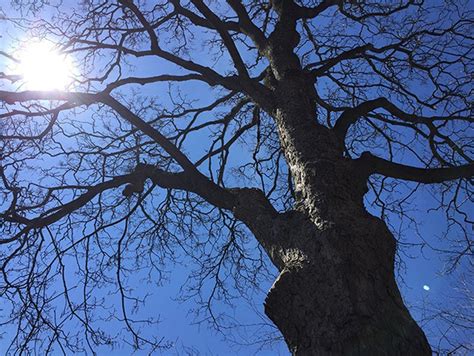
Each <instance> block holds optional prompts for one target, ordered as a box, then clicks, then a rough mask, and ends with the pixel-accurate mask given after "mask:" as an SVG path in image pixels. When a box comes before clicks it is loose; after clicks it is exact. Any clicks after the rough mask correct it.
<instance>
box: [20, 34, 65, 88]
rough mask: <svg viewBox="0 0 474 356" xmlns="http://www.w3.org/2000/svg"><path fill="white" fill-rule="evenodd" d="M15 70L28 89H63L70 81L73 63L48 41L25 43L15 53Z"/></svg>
mask: <svg viewBox="0 0 474 356" xmlns="http://www.w3.org/2000/svg"><path fill="white" fill-rule="evenodd" d="M17 58H18V59H19V63H18V65H17V67H16V71H17V72H18V74H19V75H20V76H21V77H22V81H23V82H24V85H25V89H28V90H65V89H67V88H68V86H70V85H71V83H72V77H73V72H74V65H73V63H72V60H71V58H70V57H69V56H67V55H65V54H62V53H60V52H58V50H57V49H55V48H54V46H53V45H52V44H50V43H48V42H44V41H37V42H30V43H28V44H25V46H24V48H23V49H22V50H20V51H19V53H18V54H17Z"/></svg>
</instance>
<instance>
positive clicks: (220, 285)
mask: <svg viewBox="0 0 474 356" xmlns="http://www.w3.org/2000/svg"><path fill="white" fill-rule="evenodd" d="M11 5H12V9H11V10H7V9H6V8H5V7H4V8H1V7H0V26H2V27H3V29H4V31H3V32H2V35H1V36H2V38H1V41H2V46H3V47H2V48H0V63H3V68H4V69H1V70H0V147H1V151H0V178H1V179H0V196H1V199H0V201H1V203H0V231H1V235H0V272H1V274H0V296H1V298H2V299H3V300H4V301H9V304H8V307H5V308H4V309H3V311H2V310H1V309H0V313H3V315H2V317H3V320H2V323H4V324H0V325H12V324H14V325H16V328H15V329H16V330H15V333H14V335H13V336H12V338H11V339H10V340H9V342H11V348H10V350H11V351H12V352H13V351H17V352H20V353H21V352H29V351H37V352H40V353H41V352H48V351H58V352H59V351H60V350H62V351H63V352H64V353H68V352H71V351H75V352H77V351H85V352H92V353H93V352H94V350H95V349H96V347H98V346H99V345H111V344H114V343H115V344H117V343H118V344H120V343H128V344H130V345H132V347H134V348H138V349H145V350H147V351H149V352H153V351H154V350H157V349H160V348H165V349H166V348H167V347H170V344H169V342H168V341H167V340H162V338H161V337H160V334H159V331H157V333H156V334H153V333H152V332H150V330H147V325H152V324H154V323H157V322H158V320H157V318H156V317H157V316H158V314H159V311H157V314H156V315H146V316H145V317H143V313H141V312H139V311H138V312H137V310H140V307H141V306H143V305H146V303H147V302H149V298H147V295H148V294H149V293H153V291H154V290H156V288H159V287H158V286H157V285H160V284H162V283H164V282H165V281H166V279H167V276H168V273H167V272H166V271H167V270H169V269H173V268H174V267H173V266H176V263H177V264H178V265H179V264H186V266H189V267H186V270H187V273H188V278H187V282H186V283H185V285H184V286H183V288H182V291H181V295H180V297H181V298H184V299H191V300H192V301H193V302H194V303H195V305H196V307H195V311H196V313H197V315H199V320H201V321H203V320H204V321H206V322H207V323H208V324H209V325H212V326H214V327H215V328H217V329H219V330H222V331H225V330H226V329H227V327H228V326H229V325H230V324H232V323H233V322H230V324H229V320H228V319H225V318H223V316H222V314H221V309H222V306H216V304H218V303H222V302H224V303H227V302H228V303H232V302H233V301H234V300H235V299H236V298H249V299H251V298H252V295H253V293H254V291H258V290H260V287H261V285H262V283H264V282H263V281H267V283H268V280H271V279H273V278H274V277H275V275H277V274H278V273H280V272H281V275H283V272H282V271H285V269H286V268H290V267H288V266H289V265H290V264H289V263H288V260H287V259H286V258H288V259H291V260H292V262H291V266H292V267H291V268H296V267H294V265H295V264H297V263H296V262H294V261H296V260H294V256H293V255H292V252H291V251H295V247H294V245H293V243H295V244H296V246H298V248H300V247H301V246H300V244H306V242H303V239H301V241H300V240H298V239H299V237H298V236H296V237H289V236H290V235H291V232H292V231H296V230H295V229H296V227H297V226H300V225H302V224H303V223H301V222H298V224H296V223H294V225H291V224H290V225H285V224H284V223H283V222H282V221H283V218H284V219H287V218H288V219H293V216H296V215H295V214H296V213H298V214H299V213H301V212H303V213H302V214H304V216H307V217H309V218H308V219H310V220H311V221H312V224H313V225H314V226H315V229H316V230H318V231H329V230H331V228H332V226H337V225H338V224H339V223H341V222H344V224H345V225H347V226H348V228H351V226H352V228H353V229H354V231H362V230H364V229H363V228H362V227H360V228H359V225H358V224H359V222H358V221H356V220H357V218H356V216H358V215H357V214H358V211H359V210H358V209H359V208H358V207H359V205H360V204H362V197H364V204H365V206H366V207H368V209H369V211H370V212H371V213H372V214H374V215H375V214H376V215H378V216H379V217H380V218H381V219H382V220H384V221H385V222H386V223H387V225H388V226H389V227H390V230H391V231H392V232H393V233H394V234H395V237H396V239H397V244H398V247H397V249H398V251H399V252H400V251H401V252H404V251H405V248H408V247H409V246H412V247H413V246H418V247H420V248H422V249H425V248H427V249H428V248H430V249H431V250H432V251H435V252H439V253H440V254H442V255H443V256H444V257H445V258H446V261H447V263H448V264H447V269H448V270H450V271H454V270H455V269H456V268H460V269H461V270H463V269H464V268H468V267H469V266H470V267H472V255H473V247H474V245H473V242H472V218H471V217H470V216H469V214H470V213H472V202H473V197H472V187H473V175H474V165H473V160H472V156H473V144H472V142H473V137H472V136H473V135H472V134H473V127H472V122H473V119H472V109H473V108H472V103H473V87H472V73H473V63H474V58H473V51H474V49H473V48H474V47H473V38H474V37H473V36H474V34H473V17H472V15H473V10H472V2H471V1H467V0H466V1H445V2H432V1H422V0H390V1H351V0H347V1H346V0H323V1H313V0H300V1H292V0H273V1H264V0H251V1H250V0H249V1H240V0H227V1H213V0H206V1H204V0H190V1H188V0H157V1H144V0H117V1H101V0H87V1H81V2H80V3H79V4H77V3H75V2H72V3H69V2H67V1H66V2H64V3H62V2H58V3H56V4H55V3H54V2H53V3H45V2H42V1H12V3H11ZM33 42H42V43H47V44H48V45H49V46H51V49H52V50H53V49H54V51H56V52H57V53H58V55H60V56H62V57H61V58H63V59H64V60H70V61H71V62H72V63H73V67H74V68H73V69H71V73H70V76H71V78H70V79H69V80H68V81H67V84H66V85H65V86H64V87H61V88H53V89H52V90H51V89H50V88H47V89H46V90H45V87H41V86H37V87H31V86H29V84H28V81H27V78H25V76H24V75H22V74H21V73H18V72H17V71H18V68H19V66H20V65H21V63H22V61H23V58H20V57H21V53H22V49H24V48H28V46H29V45H31V43H33ZM30 55H31V56H34V53H32V54H30ZM19 56H20V57H19ZM0 68H1V67H0ZM48 80H52V78H51V77H49V78H46V79H44V81H48ZM40 84H41V83H40ZM45 84H46V83H45ZM314 177H316V178H314ZM333 182H334V186H333V185H332V184H333ZM336 182H337V185H336ZM334 187H336V188H334ZM417 194H430V195H432V196H433V197H434V199H432V202H433V204H431V205H430V208H431V209H433V210H436V211H439V212H440V213H442V214H439V215H437V216H441V215H443V216H444V218H445V223H443V224H445V226H446V229H445V231H443V232H442V233H443V234H442V235H443V236H442V238H443V239H442V240H441V242H440V241H437V240H436V239H435V238H434V237H430V236H416V228H417V224H418V222H419V220H420V219H421V218H420V215H418V213H417V211H412V210H413V207H414V202H413V197H417V196H420V195H417ZM359 200H360V204H359V203H357V202H358V201H359ZM351 201H354V202H356V203H354V204H353V205H352V203H347V202H351ZM356 212H357V213H356ZM292 214H293V215H292ZM298 216H299V215H298ZM280 217H281V219H280ZM294 219H296V218H294ZM298 219H299V218H298ZM285 221H286V220H285ZM294 221H297V220H294ZM298 221H299V220H298ZM292 224H293V223H292ZM374 224H375V223H374ZM288 226H289V227H288ZM361 226H362V225H361ZM374 226H375V225H374ZM406 227H409V230H406ZM285 229H286V230H285ZM374 229H375V228H374ZM377 229H378V227H377ZM277 230H278V231H285V238H288V240H287V241H281V238H280V237H279V236H280V235H279V232H278V233H277V232H275V231H277ZM338 231H339V230H338ZM377 231H378V230H377ZM440 233H441V232H440ZM342 235H344V234H342ZM291 236H293V235H291ZM344 236H345V235H344ZM275 246H277V247H275ZM337 246H338V247H334V248H335V249H336V248H340V249H344V247H343V246H344V244H343V243H342V242H341V245H340V246H339V245H337ZM347 246H348V245H347ZM384 248H385V247H381V250H383V249H384ZM301 249H302V250H304V248H303V247H301ZM280 250H285V251H286V252H285V253H284V254H281V253H280ZM288 251H290V252H288ZM344 253H345V252H344ZM354 253H356V252H354ZM357 253H359V252H357ZM288 256H290V257H288ZM291 256H293V257H291ZM296 259H299V257H298V258H296ZM336 260H337V258H336V257H334V261H336ZM397 260H398V261H399V262H400V263H402V262H403V254H402V253H399V254H398V255H397ZM298 261H299V260H298ZM328 261H329V262H328V263H329V264H330V263H331V259H329V257H328ZM298 263H300V262H298ZM398 266H400V264H399V265H398ZM466 266H468V267H466ZM275 267H276V268H275ZM298 268H299V267H298ZM277 270H278V272H277ZM318 271H319V270H318ZM281 275H280V276H281ZM137 277H139V278H140V281H145V280H146V281H148V282H147V283H149V285H148V286H147V287H143V288H140V284H141V283H144V282H138V281H137V280H136V278H137ZM265 292H266V291H265ZM267 302H268V305H273V304H271V301H267ZM269 308H271V307H269ZM134 313H135V314H134ZM267 314H268V313H267ZM450 315H451V316H453V315H455V314H453V313H451V314H450ZM456 315H457V314H456ZM466 318H467V321H466V324H467V325H468V327H469V328H471V330H472V323H473V319H472V318H469V317H466ZM237 319H238V318H237ZM271 319H272V320H273V321H274V322H275V323H276V324H277V325H278V321H275V319H276V318H274V317H271ZM267 322H269V321H268V320H267ZM107 323H111V324H109V325H112V324H113V325H114V326H113V329H112V331H108V330H107ZM237 323H238V321H237ZM453 324H455V323H453ZM158 330H159V329H158ZM282 332H283V331H282ZM283 334H285V332H283ZM272 337H273V336H272ZM275 337H276V338H277V337H279V336H278V335H277V336H275ZM284 337H285V338H286V339H287V342H288V337H287V335H286V334H285V335H284ZM458 341H459V340H456V342H458ZM461 342H463V341H462V340H461ZM289 344H291V342H289ZM460 345H461V346H462V347H463V348H465V347H466V348H467V347H468V346H467V343H466V344H460V343H459V342H458V343H457V344H455V345H453V347H452V348H453V349H454V348H456V347H461V346H460ZM471 346H472V345H471Z"/></svg>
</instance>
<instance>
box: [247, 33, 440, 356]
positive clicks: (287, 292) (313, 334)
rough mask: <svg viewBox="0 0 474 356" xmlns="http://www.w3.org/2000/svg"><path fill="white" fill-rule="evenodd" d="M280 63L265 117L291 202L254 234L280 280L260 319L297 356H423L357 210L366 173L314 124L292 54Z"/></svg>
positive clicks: (375, 223) (377, 240)
mask: <svg viewBox="0 0 474 356" xmlns="http://www.w3.org/2000/svg"><path fill="white" fill-rule="evenodd" d="M287 37H288V36H286V38H287ZM280 43H281V41H280ZM281 57H282V54H281V53H276V54H275V58H280V60H275V62H274V63H273V67H272V68H273V69H274V70H273V73H272V74H273V76H274V77H275V78H276V79H277V85H276V88H275V89H274V90H275V92H276V93H278V100H277V104H276V105H275V108H274V110H273V112H272V114H273V117H274V119H275V121H276V123H277V126H278V129H279V136H280V141H281V145H282V148H283V151H284V153H285V157H286V160H287V163H288V166H289V168H290V171H291V174H292V177H293V184H294V189H295V196H296V201H297V203H296V208H295V210H294V211H292V212H289V213H286V214H282V215H280V216H278V217H277V218H275V219H273V220H271V219H270V220H269V221H268V222H267V223H268V224H269V225H270V224H271V227H268V229H265V228H263V226H264V225H265V224H263V225H262V222H259V224H258V225H259V226H255V227H254V228H253V231H254V233H255V235H256V236H257V238H258V239H259V240H260V242H261V243H262V245H263V246H264V247H265V248H266V250H267V251H268V253H269V255H270V257H271V259H272V261H273V262H274V264H275V265H276V266H277V267H278V269H279V271H280V274H279V276H278V278H277V280H276V281H275V283H274V284H273V286H272V288H271V290H270V292H269V293H268V296H267V298H266V302H265V312H266V314H267V316H268V317H269V318H270V319H271V320H272V321H273V322H274V323H275V324H276V325H277V327H278V328H279V330H280V331H281V332H282V334H283V335H284V337H285V340H286V342H287V344H288V346H289V349H290V350H291V352H292V353H293V354H294V355H430V354H431V350H430V346H429V344H428V341H427V339H426V337H425V335H424V333H423V331H422V330H421V328H420V327H419V326H418V325H417V324H416V322H415V321H414V320H413V318H412V317H411V315H410V313H409V312H408V310H407V308H406V307H405V305H404V304H403V301H402V297H401V295H400V292H399V290H398V287H397V285H396V282H395V278H394V258H395V252H396V242H395V239H394V237H393V235H392V233H391V232H390V231H389V230H388V228H387V226H386V225H385V223H384V222H383V221H381V220H380V219H378V218H376V217H374V216H372V215H370V214H369V213H368V212H367V211H366V209H365V207H364V205H363V196H364V194H365V193H366V191H367V179H368V175H369V171H370V167H367V166H364V165H361V164H359V162H356V161H353V160H349V159H346V158H345V157H344V156H343V148H342V147H343V142H341V141H340V139H338V137H337V135H336V134H335V132H334V131H332V130H330V129H328V128H326V127H324V126H322V125H318V124H317V123H316V121H315V120H314V113H315V111H316V110H315V104H314V100H313V97H314V95H315V92H314V85H313V84H312V83H309V82H306V80H305V77H304V75H299V74H298V73H301V72H300V71H299V69H298V66H299V65H298V62H297V61H296V58H295V57H294V56H293V55H291V54H289V55H288V56H287V58H286V60H282V59H281ZM293 64H294V66H295V67H294V68H292V66H293ZM301 74H302V73H301ZM243 220H244V221H245V220H246V219H245V218H244V219H243ZM275 220H277V221H275ZM247 221H248V220H247ZM251 228H252V226H251ZM271 229H272V231H273V232H272V233H271V234H270V235H272V236H268V235H269V234H268V231H269V230H271Z"/></svg>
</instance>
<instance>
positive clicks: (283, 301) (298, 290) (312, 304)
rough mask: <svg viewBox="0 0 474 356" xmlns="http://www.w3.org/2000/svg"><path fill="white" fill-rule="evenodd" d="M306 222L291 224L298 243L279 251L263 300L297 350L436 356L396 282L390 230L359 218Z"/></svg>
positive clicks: (363, 216)
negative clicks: (321, 223)
mask: <svg viewBox="0 0 474 356" xmlns="http://www.w3.org/2000/svg"><path fill="white" fill-rule="evenodd" d="M304 219H305V218H304V217H303V216H302V214H298V213H295V214H293V216H292V217H291V218H289V220H292V222H291V223H290V224H292V225H293V228H291V229H290V231H291V232H292V233H295V234H298V236H297V239H296V238H295V239H294V240H297V241H299V243H298V244H297V245H298V246H294V247H287V248H283V249H280V250H279V253H280V259H281V261H282V264H281V267H283V268H282V269H281V273H280V275H279V276H278V278H277V280H276V281H275V283H274V285H273V287H272V288H271V290H270V292H269V293H268V296H267V299H266V302H265V312H266V314H267V315H268V317H269V318H270V319H271V320H272V321H273V322H274V323H275V324H276V325H277V327H278V328H279V330H280V331H281V332H282V334H283V335H284V337H285V340H286V342H287V344H288V346H289V348H290V350H291V352H292V353H293V354H295V355H431V351H430V347H429V345H428V342H427V340H426V337H425V335H424V334H423V331H422V330H421V329H420V328H419V327H418V325H417V324H416V323H415V321H414V320H413V319H412V317H411V316H410V314H409V312H408V310H407V309H406V307H405V306H404V304H403V301H402V298H401V296H400V293H399V290H398V288H397V285H396V283H395V279H394V273H393V262H394V254H395V241H394V238H393V236H392V235H391V233H390V232H389V231H388V229H387V228H386V226H385V224H384V223H383V222H382V221H380V220H379V219H377V218H375V217H373V216H371V215H369V214H368V213H361V214H359V215H358V216H353V217H351V218H347V219H346V220H345V221H340V222H338V224H337V225H334V226H332V227H331V228H328V229H325V230H323V231H321V230H319V229H318V228H317V227H316V226H315V225H314V224H312V223H311V222H308V221H307V222H306V223H304V222H302V220H304ZM302 241H304V242H302Z"/></svg>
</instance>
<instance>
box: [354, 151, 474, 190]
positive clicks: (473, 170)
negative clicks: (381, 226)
mask: <svg viewBox="0 0 474 356" xmlns="http://www.w3.org/2000/svg"><path fill="white" fill-rule="evenodd" d="M357 161H358V162H359V164H361V166H362V167H364V168H365V169H366V170H367V172H368V174H369V175H370V174H381V175H383V176H385V177H391V178H397V179H403V180H409V181H413V182H418V183H424V184H430V183H442V182H445V181H449V180H455V179H460V178H467V179H470V178H472V177H473V176H474V163H470V164H465V165H462V166H457V167H447V168H418V167H412V166H407V165H404V164H400V163H395V162H391V161H387V160H385V159H383V158H380V157H377V156H374V155H372V154H371V153H369V152H364V153H363V154H362V155H361V157H360V158H359V159H357Z"/></svg>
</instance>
